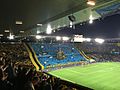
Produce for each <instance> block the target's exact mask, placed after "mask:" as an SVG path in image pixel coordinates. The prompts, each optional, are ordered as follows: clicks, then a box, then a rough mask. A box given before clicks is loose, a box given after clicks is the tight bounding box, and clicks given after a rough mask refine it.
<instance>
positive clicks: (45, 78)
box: [0, 43, 79, 90]
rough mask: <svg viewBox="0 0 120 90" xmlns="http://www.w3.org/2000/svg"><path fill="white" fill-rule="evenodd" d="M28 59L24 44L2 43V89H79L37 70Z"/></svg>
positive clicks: (0, 71)
mask: <svg viewBox="0 0 120 90" xmlns="http://www.w3.org/2000/svg"><path fill="white" fill-rule="evenodd" d="M28 61H30V60H29V55H28V53H27V51H26V49H25V47H24V45H23V44H18V43H17V44H10V43H4V44H3V43H1V44H0V90H79V89H77V88H76V87H74V85H73V86H71V85H70V84H69V83H68V82H67V83H66V82H65V81H63V80H61V79H59V78H56V77H54V76H51V75H49V74H47V73H46V72H43V71H42V70H39V71H36V70H35V67H34V66H33V65H31V63H30V62H29V65H26V63H28ZM24 64H25V65H24ZM78 88H79V87H78Z"/></svg>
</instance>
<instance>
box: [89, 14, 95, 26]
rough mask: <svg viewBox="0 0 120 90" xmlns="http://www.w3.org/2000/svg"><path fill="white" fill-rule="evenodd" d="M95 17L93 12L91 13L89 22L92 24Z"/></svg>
mask: <svg viewBox="0 0 120 90" xmlns="http://www.w3.org/2000/svg"><path fill="white" fill-rule="evenodd" d="M93 19H94V18H93V16H92V14H91V15H90V17H89V23H90V24H92V23H93Z"/></svg>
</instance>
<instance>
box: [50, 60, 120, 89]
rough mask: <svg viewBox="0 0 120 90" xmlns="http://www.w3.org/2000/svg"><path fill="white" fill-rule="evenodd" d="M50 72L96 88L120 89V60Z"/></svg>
mask: <svg viewBox="0 0 120 90" xmlns="http://www.w3.org/2000/svg"><path fill="white" fill-rule="evenodd" d="M49 74H51V75H53V76H56V77H58V78H61V79H63V80H66V81H69V82H72V83H76V84H79V85H82V86H85V87H88V88H91V89H94V90H120V63H119V62H106V63H94V64H89V65H85V66H75V67H69V68H63V69H59V70H55V71H51V72H49Z"/></svg>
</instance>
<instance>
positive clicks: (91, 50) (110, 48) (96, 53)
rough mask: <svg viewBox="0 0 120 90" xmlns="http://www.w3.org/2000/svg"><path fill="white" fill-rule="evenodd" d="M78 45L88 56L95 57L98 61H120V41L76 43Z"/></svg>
mask: <svg viewBox="0 0 120 90" xmlns="http://www.w3.org/2000/svg"><path fill="white" fill-rule="evenodd" d="M76 47H77V48H78V49H79V50H83V51H84V52H85V54H87V56H89V57H91V58H93V59H95V60H96V61H97V62H103V61H104V62H106V61H114V62H119V58H120V46H119V45H118V43H104V44H96V43H80V44H76Z"/></svg>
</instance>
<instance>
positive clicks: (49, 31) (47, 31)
mask: <svg viewBox="0 0 120 90" xmlns="http://www.w3.org/2000/svg"><path fill="white" fill-rule="evenodd" d="M46 33H47V34H51V33H52V28H51V25H50V24H48V26H47V30H46Z"/></svg>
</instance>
